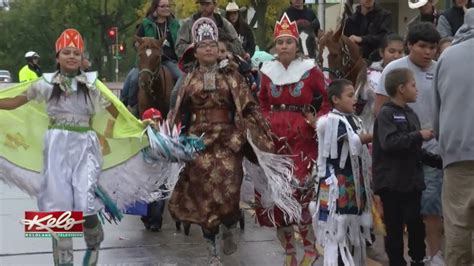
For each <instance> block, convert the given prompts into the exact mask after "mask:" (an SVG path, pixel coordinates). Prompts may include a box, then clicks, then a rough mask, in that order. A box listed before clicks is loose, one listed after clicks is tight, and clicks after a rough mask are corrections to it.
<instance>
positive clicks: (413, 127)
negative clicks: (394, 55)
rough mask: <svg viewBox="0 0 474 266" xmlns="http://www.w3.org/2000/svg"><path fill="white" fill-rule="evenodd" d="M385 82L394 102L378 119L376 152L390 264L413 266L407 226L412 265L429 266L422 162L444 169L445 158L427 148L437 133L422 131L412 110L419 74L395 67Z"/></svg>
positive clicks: (375, 166)
mask: <svg viewBox="0 0 474 266" xmlns="http://www.w3.org/2000/svg"><path fill="white" fill-rule="evenodd" d="M384 72H385V71H384ZM385 77H386V78H385V79H384V86H383V87H384V88H385V89H386V91H387V94H388V95H390V101H389V102H387V103H385V104H384V105H383V107H382V108H381V110H380V113H379V114H378V116H377V119H376V120H375V124H374V141H373V153H372V154H373V171H374V172H373V175H374V176H373V181H374V192H375V193H376V194H378V195H380V197H381V199H382V205H383V214H384V215H383V217H384V223H385V226H386V230H387V236H386V237H385V250H386V252H387V255H388V258H389V263H390V265H397V266H398V265H407V264H406V261H405V259H404V256H403V254H404V252H403V250H404V248H403V247H404V244H403V225H404V224H406V226H407V229H408V255H409V256H410V258H411V263H410V265H411V266H424V265H425V263H424V260H425V255H426V251H425V248H426V247H425V226H424V225H423V220H422V217H421V214H420V202H421V200H422V191H423V190H424V189H425V184H424V182H423V168H422V164H421V162H422V161H423V162H424V163H430V165H433V166H435V165H437V166H439V167H440V166H441V162H440V160H439V156H433V155H432V154H430V153H428V152H426V151H425V150H423V149H422V143H423V141H424V140H425V141H427V140H430V139H432V138H433V132H432V131H431V130H430V129H422V126H420V120H419V119H418V116H417V114H416V111H414V110H413V109H412V108H410V107H409V106H408V103H414V102H415V101H416V100H417V87H416V85H417V83H416V81H415V79H416V77H415V76H414V73H413V72H412V71H411V70H410V69H408V68H395V69H392V70H390V71H389V72H388V73H386V74H385ZM431 265H433V264H431ZM436 265H439V264H436Z"/></svg>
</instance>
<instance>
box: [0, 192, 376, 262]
mask: <svg viewBox="0 0 474 266" xmlns="http://www.w3.org/2000/svg"><path fill="white" fill-rule="evenodd" d="M25 210H37V206H36V202H35V200H34V199H31V198H29V197H28V196H27V195H26V194H25V193H23V192H21V191H20V190H18V189H16V188H12V187H9V186H7V185H5V184H3V183H0V235H1V236H2V237H1V242H0V265H2V266H3V265H52V254H51V252H52V247H51V239H50V238H25V237H24V234H23V233H24V232H23V226H22V225H21V224H20V220H21V219H22V218H23V215H24V213H23V212H24V211H25ZM104 231H105V240H104V242H103V243H102V245H101V252H100V255H99V264H100V265H162V266H171V265H206V262H207V257H206V254H207V251H206V247H205V244H204V240H203V238H202V235H201V232H200V230H199V228H198V227H197V226H195V225H194V226H191V234H190V236H185V235H184V233H182V232H176V229H175V225H174V222H173V221H172V219H171V218H170V217H169V214H168V211H167V210H166V211H165V220H164V223H163V229H162V231H161V232H155V233H153V232H149V231H146V230H145V228H144V227H143V225H142V223H141V221H140V219H139V217H138V216H131V215H126V216H125V218H124V220H122V222H121V223H120V224H118V225H111V224H108V223H107V224H105V225H104ZM235 232H237V239H238V238H240V243H239V251H238V252H236V253H235V254H233V255H232V256H223V262H224V265H242V266H244V265H245V266H251V265H259V266H265V265H269V266H270V265H283V257H284V256H283V250H282V249H281V247H280V244H279V243H278V241H277V239H276V236H275V230H273V229H270V228H263V227H259V226H258V225H256V224H255V223H254V222H253V218H252V217H251V213H249V212H246V227H245V230H242V231H241V230H240V229H235ZM377 242H378V243H381V241H380V240H377ZM84 249H85V243H84V240H83V239H82V238H76V239H74V250H75V252H74V262H75V265H81V263H82V257H83V255H84ZM299 250H300V251H301V250H302V248H301V245H300V248H299ZM371 253H374V254H378V256H379V257H380V256H383V255H381V254H383V253H382V249H381V248H380V247H377V248H376V250H375V251H372V252H371ZM302 255H303V254H298V257H299V258H301V257H302ZM317 265H322V259H320V260H319V261H318V264H317ZM369 265H381V264H379V263H375V262H373V261H372V262H370V263H369Z"/></svg>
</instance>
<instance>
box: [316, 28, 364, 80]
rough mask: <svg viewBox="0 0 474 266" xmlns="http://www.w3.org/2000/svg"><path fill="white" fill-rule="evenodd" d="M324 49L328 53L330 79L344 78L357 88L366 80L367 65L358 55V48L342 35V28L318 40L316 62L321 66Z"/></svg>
mask: <svg viewBox="0 0 474 266" xmlns="http://www.w3.org/2000/svg"><path fill="white" fill-rule="evenodd" d="M324 48H327V49H328V51H329V55H328V58H327V59H328V66H329V68H327V69H325V70H327V71H328V72H329V76H330V78H331V79H336V78H345V79H348V80H350V81H352V83H353V84H354V85H355V86H356V87H357V84H358V83H360V82H361V81H362V82H363V81H365V79H366V78H367V63H366V62H365V60H364V58H362V55H361V53H360V49H359V46H358V45H357V44H355V43H353V42H352V41H351V40H349V38H347V37H346V36H344V35H343V34H342V27H340V28H339V30H338V31H336V32H335V33H333V32H332V31H328V32H326V33H325V34H324V35H323V36H322V37H321V39H320V40H319V52H318V54H319V56H318V60H319V62H320V63H321V64H322V62H323V52H324ZM364 76H365V79H364Z"/></svg>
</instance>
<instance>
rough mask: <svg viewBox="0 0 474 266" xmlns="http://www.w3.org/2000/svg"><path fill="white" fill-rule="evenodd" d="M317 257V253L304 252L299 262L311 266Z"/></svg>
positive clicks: (301, 265) (301, 264) (302, 265)
mask: <svg viewBox="0 0 474 266" xmlns="http://www.w3.org/2000/svg"><path fill="white" fill-rule="evenodd" d="M318 259H319V254H318V253H309V252H305V253H304V256H303V259H302V260H301V262H300V266H313V265H315V264H314V263H315V262H316V261H317V260H318Z"/></svg>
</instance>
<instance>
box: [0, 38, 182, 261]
mask: <svg viewBox="0 0 474 266" xmlns="http://www.w3.org/2000/svg"><path fill="white" fill-rule="evenodd" d="M83 47H84V44H83V40H82V37H81V35H80V33H79V32H78V31H76V30H74V29H67V30H65V31H64V32H63V33H62V34H61V36H60V37H59V39H58V40H57V41H56V53H57V56H56V60H57V63H58V71H57V72H55V73H46V74H44V75H43V77H42V78H40V79H37V80H35V81H32V82H27V83H21V84H19V85H17V86H13V87H11V88H7V89H5V90H3V91H2V92H1V93H0V109H5V110H9V111H8V112H6V111H1V112H0V128H1V129H2V130H1V132H0V138H1V139H2V143H3V144H4V146H3V147H2V149H0V180H2V181H4V182H6V183H8V184H13V185H15V186H17V187H19V188H20V189H22V190H24V191H25V192H27V193H28V194H30V195H31V196H34V197H36V198H37V201H38V208H39V210H40V211H82V212H83V214H84V218H85V223H84V238H85V241H86V245H87V251H86V254H85V257H84V261H83V264H84V265H96V264H97V260H98V253H99V247H100V243H101V242H102V240H103V238H104V233H103V230H102V226H101V222H100V221H99V217H101V218H106V219H108V220H109V221H110V220H114V221H116V220H120V219H121V212H120V210H122V209H125V208H126V207H127V205H129V204H131V203H133V202H135V201H137V200H145V201H147V200H149V198H150V195H151V193H152V192H153V191H154V190H155V189H156V186H155V184H156V183H160V184H162V183H164V182H166V181H164V180H166V179H167V177H168V176H169V177H172V176H176V177H177V175H178V172H179V169H180V165H179V164H169V163H161V162H159V161H157V160H144V158H146V157H147V156H144V154H147V153H146V151H148V149H145V150H144V153H142V152H140V151H141V150H142V149H143V148H145V147H147V146H148V141H147V139H146V138H142V135H143V132H144V127H145V126H144V125H143V124H142V123H141V122H140V121H138V120H136V119H135V118H134V117H133V115H131V114H130V113H129V112H128V110H127V109H126V107H125V106H123V104H121V103H120V101H119V100H118V99H117V98H116V97H115V96H114V95H113V94H112V93H111V92H110V90H108V89H107V88H106V87H105V86H104V84H102V83H101V82H100V81H98V80H97V73H96V72H87V73H85V72H82V71H81V70H80V65H81V58H82V55H83ZM148 131H150V130H148ZM45 133H46V134H45ZM158 137H160V136H158ZM161 137H162V136H161ZM154 138H155V139H156V138H157V136H154ZM42 140H44V141H43V142H42ZM152 146H153V145H152ZM155 146H156V145H155ZM151 150H152V151H153V152H154V153H156V152H157V151H156V150H153V147H152V149H151ZM168 150H169V149H168ZM148 157H149V156H148ZM170 171H173V172H170ZM99 176H100V178H99ZM170 179H172V178H170ZM175 179H176V178H175ZM161 181H163V182H161ZM104 210H105V211H104ZM97 214H100V215H99V216H98V215H97ZM53 237H54V238H53V258H54V264H55V265H72V264H73V245H72V239H71V238H60V237H57V235H53Z"/></svg>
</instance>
